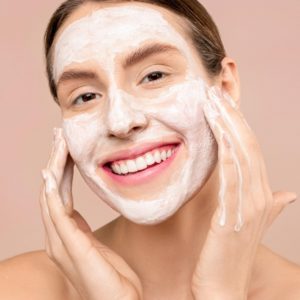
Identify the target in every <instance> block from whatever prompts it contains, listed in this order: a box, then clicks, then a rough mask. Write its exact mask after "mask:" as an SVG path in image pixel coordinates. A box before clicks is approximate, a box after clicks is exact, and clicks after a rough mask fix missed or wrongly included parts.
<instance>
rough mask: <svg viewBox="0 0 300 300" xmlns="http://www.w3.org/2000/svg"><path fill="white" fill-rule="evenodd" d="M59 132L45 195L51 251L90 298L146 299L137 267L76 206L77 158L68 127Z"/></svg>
mask: <svg viewBox="0 0 300 300" xmlns="http://www.w3.org/2000/svg"><path fill="white" fill-rule="evenodd" d="M54 136H55V138H54V143H53V150H52V154H51V156H50V159H49V162H48V166H47V168H46V169H45V170H43V178H44V185H43V188H42V191H41V196H40V205H41V210H42V217H43V222H44V226H45V231H46V252H47V254H48V256H49V257H50V259H51V260H52V261H54V262H55V264H56V265H57V266H58V267H59V268H60V269H61V270H62V272H63V273H64V274H65V276H66V277H67V278H68V279H69V281H70V282H71V283H72V285H73V287H74V288H75V289H76V290H77V292H78V293H79V295H80V296H81V298H82V299H84V300H105V299H107V300H117V299H118V300H119V299H120V300H123V299H124V300H126V299H128V300H134V299H142V285H141V282H140V280H139V278H138V277H137V275H136V274H135V272H134V271H133V270H132V269H131V268H130V267H129V266H128V264H127V263H126V262H125V261H124V260H123V258H121V257H120V256H119V255H117V254H116V253H114V252H113V251H112V250H111V249H109V248H108V247H107V246H105V245H104V244H102V243H100V242H99V241H98V240H97V239H96V238H95V237H94V236H93V233H92V231H91V229H90V227H89V226H88V224H87V223H86V221H85V220H84V219H83V218H82V216H81V215H80V214H79V213H78V212H77V211H75V210H73V200H72V179H73V169H74V162H73V160H72V158H71V156H70V155H69V151H68V148H67V144H66V141H65V139H64V137H63V134H62V130H61V129H56V130H55V132H54Z"/></svg>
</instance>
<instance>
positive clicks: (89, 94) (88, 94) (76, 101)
mask: <svg viewBox="0 0 300 300" xmlns="http://www.w3.org/2000/svg"><path fill="white" fill-rule="evenodd" d="M91 95H94V96H95V97H97V96H99V97H101V96H100V95H99V94H96V93H85V94H81V95H80V96H78V97H77V98H76V99H75V100H74V101H73V102H72V104H73V105H82V104H83V103H86V102H89V101H92V100H94V99H95V98H93V99H90V100H87V101H82V103H78V100H79V99H80V98H83V97H84V96H91Z"/></svg>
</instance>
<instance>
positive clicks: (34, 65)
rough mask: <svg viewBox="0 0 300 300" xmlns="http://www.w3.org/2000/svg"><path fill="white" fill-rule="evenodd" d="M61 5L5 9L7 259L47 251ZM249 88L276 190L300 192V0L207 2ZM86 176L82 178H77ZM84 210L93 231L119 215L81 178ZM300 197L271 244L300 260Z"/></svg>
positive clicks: (1, 31) (1, 159)
mask: <svg viewBox="0 0 300 300" xmlns="http://www.w3.org/2000/svg"><path fill="white" fill-rule="evenodd" d="M60 2H61V1H59V0H43V1H40V0H26V1H17V2H16V1H3V0H1V2H0V38H1V40H0V49H1V56H0V57H1V72H0V82H1V90H0V91H1V94H0V99H1V102H0V103H1V106H0V108H1V109H0V136H1V139H2V140H1V156H0V166H1V167H0V201H1V202H0V209H1V215H0V239H1V240H0V260H1V259H4V258H6V257H9V256H13V255H16V254H19V253H22V252H25V251H31V250H35V249H40V248H42V247H43V244H44V232H43V227H42V223H41V218H40V212H39V206H38V193H39V188H40V184H41V177H40V170H41V169H42V168H43V167H44V166H45V164H46V162H47V159H48V154H49V151H50V145H51V139H52V128H53V127H54V126H59V124H60V113H59V110H58V108H57V107H56V105H55V104H54V102H53V101H52V99H51V97H50V93H49V92H48V86H47V83H46V77H45V74H44V73H45V72H44V65H43V51H42V36H43V32H44V29H45V27H46V24H47V22H48V19H49V17H50V14H51V13H52V12H53V10H54V9H55V8H56V7H57V5H58V4H59V3H60ZM203 4H204V5H205V6H206V7H207V9H208V10H209V11H210V13H211V14H212V16H213V17H214V18H215V21H216V23H217V24H218V26H219V28H220V31H221V34H222V37H223V40H224V43H225V46H226V48H227V52H228V54H229V55H230V56H231V57H233V58H235V59H236V61H237V63H238V66H239V70H240V77H241V82H242V102H243V103H242V108H243V110H244V113H245V115H246V117H247V119H248V120H249V123H250V125H251V126H252V127H253V129H254V130H255V132H256V133H257V136H258V139H259V140H260V143H261V147H262V149H263V152H264V155H265V158H266V162H267V166H268V170H269V176H270V181H271V185H272V187H273V189H274V190H278V189H286V190H291V191H295V192H298V193H300V181H299V179H300V175H299V166H300V153H299V149H300V139H299V137H300V118H299V114H300V99H299V79H300V76H299V68H300V64H299V54H300V39H299V36H300V32H299V31H300V30H299V29H300V1H299V0H288V1H281V0H265V1H260V0H252V1H240V0H226V1H219V0H205V1H203ZM77 175H78V174H77ZM74 191H75V198H76V207H77V208H78V209H79V210H80V211H81V212H82V213H83V215H84V216H85V217H86V218H87V220H88V221H89V223H90V224H91V226H92V227H93V228H96V227H97V226H100V225H104V224H105V223H107V222H108V221H110V220H111V219H112V218H115V217H116V216H117V214H116V213H115V212H113V211H112V210H111V209H110V208H109V207H108V206H106V205H105V204H103V203H101V202H100V201H99V200H98V199H97V198H96V197H95V196H94V195H93V194H92V192H90V191H89V190H88V188H87V187H86V186H85V185H84V183H83V182H82V181H81V179H80V178H79V176H76V180H75V187H74ZM299 216H300V200H299V201H298V202H296V203H295V204H292V205H291V206H290V207H288V208H287V209H286V210H285V211H284V212H283V213H282V215H281V216H280V217H279V218H278V220H277V221H276V222H275V224H274V225H273V227H272V228H271V229H270V230H269V231H268V233H267V235H266V237H265V239H264V242H265V243H266V244H267V245H269V246H271V247H272V248H273V249H274V250H275V251H276V252H278V253H280V254H282V255H284V256H286V257H287V258H289V259H290V260H293V261H295V262H297V263H300V235H299V228H300V220H299Z"/></svg>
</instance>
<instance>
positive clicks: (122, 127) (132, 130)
mask: <svg viewBox="0 0 300 300" xmlns="http://www.w3.org/2000/svg"><path fill="white" fill-rule="evenodd" d="M133 104H134V99H133V97H131V96H130V95H128V94H126V93H125V92H123V91H120V90H118V91H114V92H111V93H110V97H109V101H108V111H107V134H108V136H110V137H117V138H121V139H126V138H129V137H131V136H132V135H133V134H136V133H137V132H140V131H143V130H144V129H145V128H146V127H147V125H148V119H147V117H146V115H145V113H143V112H142V111H140V110H137V109H135V108H134V107H133Z"/></svg>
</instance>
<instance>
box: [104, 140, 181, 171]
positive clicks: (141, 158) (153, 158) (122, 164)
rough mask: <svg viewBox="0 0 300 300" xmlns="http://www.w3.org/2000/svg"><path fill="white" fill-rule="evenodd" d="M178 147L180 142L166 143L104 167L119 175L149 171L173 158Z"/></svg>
mask: <svg viewBox="0 0 300 300" xmlns="http://www.w3.org/2000/svg"><path fill="white" fill-rule="evenodd" d="M178 147H179V144H170V145H164V146H162V147H159V148H156V149H153V150H151V151H149V152H146V153H143V154H140V155H138V156H136V157H133V158H130V159H128V160H125V159H123V160H118V161H113V162H108V163H106V164H105V165H104V169H106V171H110V172H111V173H112V174H114V175H117V176H130V175H136V174H139V173H143V172H147V171H148V170H149V169H152V168H155V167H158V166H159V165H163V164H166V163H167V162H168V161H169V160H171V159H172V157H173V156H174V155H175V152H176V151H177V149H178Z"/></svg>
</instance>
